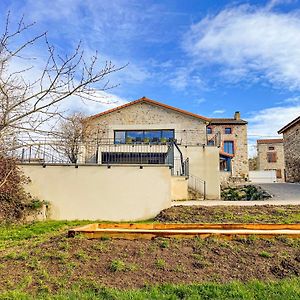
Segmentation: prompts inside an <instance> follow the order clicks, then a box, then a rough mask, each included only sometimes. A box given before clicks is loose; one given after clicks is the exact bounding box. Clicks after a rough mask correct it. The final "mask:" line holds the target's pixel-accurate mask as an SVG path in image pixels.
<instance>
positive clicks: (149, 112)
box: [85, 97, 247, 199]
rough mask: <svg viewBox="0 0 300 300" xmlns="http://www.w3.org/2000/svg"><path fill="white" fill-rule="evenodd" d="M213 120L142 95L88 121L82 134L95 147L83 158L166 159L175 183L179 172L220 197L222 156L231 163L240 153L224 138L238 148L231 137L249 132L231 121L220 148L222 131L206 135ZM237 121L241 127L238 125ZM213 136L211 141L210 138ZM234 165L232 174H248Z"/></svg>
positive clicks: (124, 161)
mask: <svg viewBox="0 0 300 300" xmlns="http://www.w3.org/2000/svg"><path fill="white" fill-rule="evenodd" d="M216 120H217V119H213V120H211V119H209V118H206V117H204V116H200V115H197V114H194V113H191V112H188V111H185V110H181V109H178V108H175V107H172V106H169V105H165V104H162V103H160V102H157V101H154V100H151V99H148V98H146V97H143V98H140V99H138V100H135V101H132V102H129V103H127V104H125V105H122V106H119V107H116V108H113V109H110V110H107V111H104V112H102V113H99V114H96V115H94V116H91V117H89V118H88V119H87V122H86V125H87V129H86V137H87V139H89V140H92V141H93V142H94V141H97V149H96V151H89V150H88V149H87V150H86V153H85V160H86V161H87V160H91V159H96V160H97V161H98V163H100V164H107V165H109V167H112V166H113V165H114V164H126V165H130V164H137V165H141V168H142V167H145V166H147V165H148V164H152V165H153V164H156V165H159V164H166V163H167V164H169V165H170V169H171V171H172V174H173V176H174V182H175V181H176V182H177V184H178V175H183V176H186V179H188V183H189V186H190V187H193V188H194V189H196V190H198V191H200V192H202V193H204V195H205V196H206V198H207V199H219V197H220V171H219V169H220V159H221V161H222V160H223V158H225V160H226V161H229V165H231V164H230V161H231V159H234V157H235V155H237V153H239V152H235V150H234V151H233V153H232V152H231V148H230V145H229V143H226V142H225V140H226V141H227V140H228V141H229V140H230V139H229V138H231V140H233V141H234V142H235V146H234V147H235V148H234V149H239V148H240V143H239V142H237V141H236V139H233V137H235V136H236V135H237V134H238V132H239V133H240V132H242V134H243V135H244V136H247V133H246V132H244V129H243V128H244V127H245V130H247V129H246V126H245V125H246V124H247V122H245V121H243V120H233V119H230V120H231V122H232V123H230V128H232V133H231V134H228V136H226V137H228V138H227V139H225V138H224V142H223V144H222V149H220V147H218V142H217V139H218V138H220V137H221V135H220V134H218V135H216V134H212V133H211V134H207V128H208V127H207V126H216V123H215V122H217V121H216ZM223 125H224V124H223V123H222V126H223ZM239 125H243V126H244V127H243V128H242V129H240V127H239ZM208 136H209V138H208ZM212 139H214V141H215V142H214V144H212V143H211V142H210V140H212ZM221 140H222V138H221ZM243 143H244V142H242V144H243ZM93 144H95V143H93ZM246 144H247V142H246ZM237 145H238V147H237V148H236V146H237ZM246 148H247V147H246ZM226 151H228V152H226ZM245 151H246V153H245V154H244V155H245V157H246V162H247V150H245ZM239 155H240V154H239ZM244 155H241V156H242V157H243V156H244ZM236 166H237V167H236V173H235V174H242V172H244V173H243V174H244V175H240V176H243V177H246V176H247V170H246V168H245V166H242V167H238V164H236ZM229 169H230V172H229ZM238 170H240V171H238ZM231 171H232V169H231V167H230V168H228V173H230V174H231ZM238 172H239V173H238ZM187 175H188V176H187ZM175 177H177V178H175Z"/></svg>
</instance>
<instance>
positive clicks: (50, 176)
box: [21, 164, 171, 221]
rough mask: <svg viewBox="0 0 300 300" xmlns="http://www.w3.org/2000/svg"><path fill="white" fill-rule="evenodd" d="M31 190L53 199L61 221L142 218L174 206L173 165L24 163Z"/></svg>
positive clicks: (55, 214) (53, 209)
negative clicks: (172, 195)
mask: <svg viewBox="0 0 300 300" xmlns="http://www.w3.org/2000/svg"><path fill="white" fill-rule="evenodd" d="M21 168H22V169H23V170H24V172H25V174H26V175H27V176H29V177H30V179H31V183H30V184H28V185H27V186H26V189H27V191H28V192H30V193H31V194H32V195H33V196H36V197H38V198H39V199H40V200H46V201H49V202H50V204H51V209H50V214H51V215H50V218H51V219H55V220H74V219H89V220H109V221H136V220H143V219H148V218H152V217H154V216H156V215H157V214H158V213H159V212H160V211H161V210H162V209H165V208H168V207H170V206H171V173H170V170H169V167H167V166H162V165H160V166H157V165H155V166H144V167H143V168H142V169H140V167H139V166H128V165H126V166H121V165H120V166H111V168H107V167H106V166H99V165H94V166H89V165H82V166H81V165H79V166H78V168H75V167H74V166H71V165H47V166H46V167H45V168H43V166H42V165H33V164H30V165H29V164H28V165H26V164H23V165H21Z"/></svg>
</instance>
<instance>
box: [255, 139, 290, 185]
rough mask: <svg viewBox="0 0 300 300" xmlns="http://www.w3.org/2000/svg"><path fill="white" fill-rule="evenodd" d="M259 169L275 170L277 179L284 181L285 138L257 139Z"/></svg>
mask: <svg viewBox="0 0 300 300" xmlns="http://www.w3.org/2000/svg"><path fill="white" fill-rule="evenodd" d="M257 169H258V170H275V171H276V178H277V181H279V182H283V181H284V174H285V163H284V151H283V139H264V140H257Z"/></svg>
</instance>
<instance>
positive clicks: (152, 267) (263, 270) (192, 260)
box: [0, 234, 300, 292]
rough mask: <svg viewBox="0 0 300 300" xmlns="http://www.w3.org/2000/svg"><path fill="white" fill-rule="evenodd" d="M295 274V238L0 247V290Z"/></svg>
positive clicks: (59, 239) (54, 240)
mask: <svg viewBox="0 0 300 300" xmlns="http://www.w3.org/2000/svg"><path fill="white" fill-rule="evenodd" d="M293 276H300V240H299V239H298V240H297V239H295V240H292V239H286V238H283V237H279V238H277V239H256V238H248V239H236V240H231V241H225V240H221V239H213V238H208V239H205V240H202V239H198V238H195V239H155V240H136V241H129V240H88V239H86V238H83V237H80V236H79V237H75V238H66V235H65V234H60V235H56V236H52V237H50V238H49V239H47V240H45V241H43V242H38V243H37V242H29V241H28V242H25V243H22V244H21V245H18V246H13V247H9V248H6V249H5V250H1V251H0V282H1V285H0V292H1V291H4V290H9V289H12V288H16V287H19V286H22V288H23V289H24V290H26V291H29V292H35V291H40V290H43V289H46V290H47V291H55V290H57V289H59V288H61V287H64V288H66V287H68V286H71V285H73V284H76V283H82V282H92V283H95V284H100V285H103V286H109V287H117V288H120V289H128V288H139V287H143V286H145V285H153V284H161V283H164V284H165V283H199V282H208V281H213V282H229V281H232V280H240V281H242V282H245V281H249V280H252V279H259V280H264V281H268V280H275V279H281V278H287V277H293Z"/></svg>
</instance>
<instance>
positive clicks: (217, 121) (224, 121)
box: [210, 118, 248, 125]
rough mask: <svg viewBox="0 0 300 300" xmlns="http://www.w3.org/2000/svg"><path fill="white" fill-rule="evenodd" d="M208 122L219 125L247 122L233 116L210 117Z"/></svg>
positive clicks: (244, 123) (243, 123)
mask: <svg viewBox="0 0 300 300" xmlns="http://www.w3.org/2000/svg"><path fill="white" fill-rule="evenodd" d="M210 124H211V125H221V124H224V125H226V124H228V125H230V124H239V125H246V124H248V122H247V121H245V120H242V119H238V120H237V119H234V118H212V119H210Z"/></svg>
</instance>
